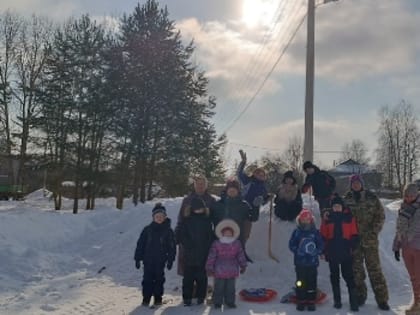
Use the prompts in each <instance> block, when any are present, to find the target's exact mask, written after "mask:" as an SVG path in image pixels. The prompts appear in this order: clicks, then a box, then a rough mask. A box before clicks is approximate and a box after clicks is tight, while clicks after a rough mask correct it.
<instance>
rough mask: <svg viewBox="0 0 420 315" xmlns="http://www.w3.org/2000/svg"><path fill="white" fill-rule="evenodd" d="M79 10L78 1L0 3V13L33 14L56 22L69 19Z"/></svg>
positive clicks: (54, 0)
mask: <svg viewBox="0 0 420 315" xmlns="http://www.w3.org/2000/svg"><path fill="white" fill-rule="evenodd" d="M80 8H81V4H80V1H78V0H77V1H74V0H73V1H66V0H13V1H7V0H6V1H1V2H0V11H5V10H7V9H11V10H12V11H15V12H18V13H21V14H25V15H31V14H33V13H35V14H40V15H43V16H47V17H49V18H52V19H56V20H62V19H65V18H68V17H70V16H72V15H73V14H74V13H75V12H76V11H77V10H79V9H80Z"/></svg>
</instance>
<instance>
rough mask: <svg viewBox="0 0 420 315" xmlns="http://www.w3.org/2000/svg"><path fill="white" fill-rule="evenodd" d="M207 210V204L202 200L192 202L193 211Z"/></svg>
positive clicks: (196, 199)
mask: <svg viewBox="0 0 420 315" xmlns="http://www.w3.org/2000/svg"><path fill="white" fill-rule="evenodd" d="M204 208H206V203H205V202H204V200H203V199H201V198H193V199H192V200H191V211H194V210H198V209H204Z"/></svg>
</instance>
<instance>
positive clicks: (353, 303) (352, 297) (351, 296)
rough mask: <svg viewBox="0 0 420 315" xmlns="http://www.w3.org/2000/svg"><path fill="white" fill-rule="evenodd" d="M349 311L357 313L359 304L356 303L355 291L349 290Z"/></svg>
mask: <svg viewBox="0 0 420 315" xmlns="http://www.w3.org/2000/svg"><path fill="white" fill-rule="evenodd" d="M349 299H350V310H351V311H353V312H358V311H359V302H358V301H357V292H356V289H351V290H349Z"/></svg>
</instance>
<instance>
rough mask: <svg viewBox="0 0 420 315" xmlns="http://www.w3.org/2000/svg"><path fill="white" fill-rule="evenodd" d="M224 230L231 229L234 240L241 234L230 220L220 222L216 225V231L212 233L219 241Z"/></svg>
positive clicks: (236, 225) (237, 226) (235, 224)
mask: <svg viewBox="0 0 420 315" xmlns="http://www.w3.org/2000/svg"><path fill="white" fill-rule="evenodd" d="M225 229H231V230H232V232H233V238H234V239H237V238H238V237H239V234H241V230H240V229H239V225H238V224H237V223H236V222H235V221H233V220H231V219H224V220H222V221H220V222H219V223H218V224H217V225H216V229H215V230H214V233H215V234H216V236H217V237H218V238H219V239H220V238H222V237H223V231H224V230H225Z"/></svg>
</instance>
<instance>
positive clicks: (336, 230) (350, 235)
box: [320, 208, 359, 263]
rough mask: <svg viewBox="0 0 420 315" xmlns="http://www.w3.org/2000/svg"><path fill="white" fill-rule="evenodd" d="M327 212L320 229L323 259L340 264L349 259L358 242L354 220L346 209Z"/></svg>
mask: <svg viewBox="0 0 420 315" xmlns="http://www.w3.org/2000/svg"><path fill="white" fill-rule="evenodd" d="M327 211H328V219H326V220H323V221H322V223H321V228H320V232H321V235H322V237H323V238H324V243H325V249H324V253H325V258H326V260H327V261H329V262H332V263H342V262H344V261H347V260H348V259H351V257H352V252H353V250H354V249H355V248H356V246H357V245H358V242H359V235H358V232H357V225H356V220H355V218H354V217H353V215H352V214H351V211H350V209H348V208H344V209H343V211H342V212H335V211H332V209H328V210H327Z"/></svg>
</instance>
